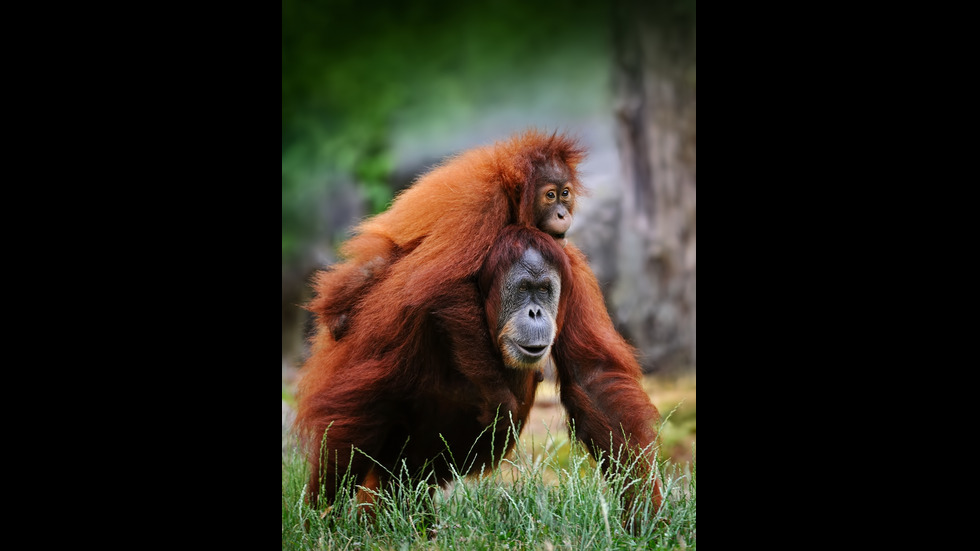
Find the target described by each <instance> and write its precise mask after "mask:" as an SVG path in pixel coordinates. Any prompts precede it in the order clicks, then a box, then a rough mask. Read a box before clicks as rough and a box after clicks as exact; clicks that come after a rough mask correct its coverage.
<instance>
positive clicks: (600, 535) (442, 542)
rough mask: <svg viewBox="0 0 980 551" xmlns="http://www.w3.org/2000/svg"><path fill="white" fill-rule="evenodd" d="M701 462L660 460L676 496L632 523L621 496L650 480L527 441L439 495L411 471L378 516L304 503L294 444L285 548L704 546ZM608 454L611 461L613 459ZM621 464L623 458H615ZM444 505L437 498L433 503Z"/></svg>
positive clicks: (287, 475)
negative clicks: (611, 472)
mask: <svg viewBox="0 0 980 551" xmlns="http://www.w3.org/2000/svg"><path fill="white" fill-rule="evenodd" d="M693 448H694V445H692V450H691V452H692V456H693V457H695V460H694V461H691V462H689V463H684V464H682V465H681V464H674V463H672V462H670V461H665V462H662V463H659V466H660V476H661V480H662V481H663V485H664V494H665V495H666V499H665V501H664V506H663V507H662V508H661V510H660V511H654V510H652V506H651V505H649V504H648V501H646V500H640V503H647V505H646V506H645V507H640V508H639V510H638V511H637V512H636V513H635V514H634V515H632V516H631V517H628V518H627V520H626V524H627V525H628V528H629V529H627V528H624V526H623V524H624V523H623V521H622V517H623V507H622V504H621V502H620V499H619V495H620V494H621V493H622V492H623V491H624V489H627V488H637V487H644V486H643V485H642V484H638V483H639V482H642V481H637V480H635V479H632V478H631V477H630V475H629V474H625V475H622V476H610V477H609V478H608V479H607V478H605V477H603V475H602V474H601V472H600V470H599V469H598V468H596V466H595V462H594V461H593V460H592V459H591V458H590V457H589V455H588V453H587V452H586V451H585V450H584V448H583V447H582V446H581V445H579V444H577V443H570V442H569V441H568V440H567V439H564V438H557V439H556V438H550V435H549V439H548V442H547V443H545V444H544V445H543V446H541V447H533V448H532V449H530V450H529V449H528V448H527V447H526V446H525V445H524V444H523V443H522V442H521V440H518V444H517V446H516V448H515V450H514V451H513V452H512V453H511V454H510V455H508V457H507V458H506V459H504V461H503V462H502V463H501V468H499V469H496V470H494V471H493V472H490V473H484V475H483V476H482V477H480V476H476V477H468V478H461V477H457V479H456V480H455V481H454V482H453V483H452V484H451V485H450V487H448V488H446V489H444V490H438V491H436V492H435V497H434V498H433V499H431V500H430V498H429V495H430V493H429V490H430V486H429V485H428V484H426V483H425V482H424V481H419V480H417V479H415V478H413V477H411V476H408V475H407V474H406V473H400V474H399V473H396V477H397V479H398V480H400V484H398V485H396V486H395V487H394V488H392V489H389V490H384V491H382V492H381V493H380V494H379V495H378V496H377V497H376V505H375V506H374V507H375V513H376V514H375V518H374V520H370V519H369V517H367V516H366V515H359V514H358V505H357V503H355V502H354V501H353V500H349V499H342V500H338V501H337V502H336V503H334V505H333V506H332V507H331V508H330V510H329V511H326V512H325V511H324V510H323V509H324V508H323V507H321V509H320V510H313V509H311V508H310V507H308V506H307V505H306V504H305V502H304V497H305V483H306V480H307V476H308V472H309V471H308V467H307V466H306V463H305V461H304V460H303V458H302V456H301V455H300V454H299V453H298V452H297V451H296V450H295V448H294V447H293V446H292V445H289V443H288V442H284V446H283V456H282V548H283V549H284V550H285V549H290V550H292V549H303V550H306V549H338V550H342V549H350V550H355V549H356V550H363V549H385V550H388V549H399V550H401V549H459V550H472V549H508V550H509V549H535V550H537V549H549V550H550V549H583V550H584V549H696V548H697V498H696V496H697V491H696V490H697V484H696V474H697V468H696V455H695V454H694V451H695V450H694V449H693ZM607 460H608V458H602V459H601V461H607ZM613 461H615V459H613ZM433 502H434V503H433Z"/></svg>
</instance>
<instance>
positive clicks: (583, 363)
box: [297, 131, 661, 505]
mask: <svg viewBox="0 0 980 551" xmlns="http://www.w3.org/2000/svg"><path fill="white" fill-rule="evenodd" d="M582 158H583V152H582V150H581V149H579V148H578V147H577V146H576V145H575V143H574V142H573V141H572V140H570V139H568V138H567V137H564V136H558V135H556V134H553V135H550V136H549V135H547V134H542V133H539V132H534V131H530V132H526V133H524V134H520V135H517V136H515V137H513V138H511V139H509V140H506V141H503V142H498V143H496V144H493V145H491V146H487V147H481V148H477V149H474V150H470V151H466V152H464V153H461V154H459V155H457V156H455V157H453V158H451V159H449V160H447V161H446V162H445V163H443V164H442V165H440V166H439V167H437V168H435V169H434V170H432V171H431V172H429V173H427V174H426V175H424V176H422V177H421V178H420V179H419V180H418V181H417V182H416V183H415V184H414V185H413V186H412V187H411V188H409V189H407V190H406V191H404V192H403V193H401V194H400V195H399V196H398V197H397V198H396V199H395V201H394V202H393V203H392V205H391V207H390V208H389V209H388V210H387V211H385V212H384V213H381V214H379V215H377V216H375V217H373V218H370V219H367V220H365V221H364V222H363V223H362V224H360V225H359V226H358V227H357V229H356V231H355V234H354V236H353V237H352V238H351V239H350V240H349V241H348V242H347V243H345V244H344V246H343V248H342V254H343V255H344V258H345V261H344V262H343V263H341V264H339V265H337V266H335V267H333V268H332V269H331V270H329V271H326V272H321V273H320V274H318V275H317V277H316V279H315V284H314V286H315V291H316V297H315V298H314V300H313V301H312V302H311V303H310V305H309V309H310V310H311V311H313V312H314V313H316V315H317V321H318V329H317V333H316V334H315V335H314V337H313V340H312V350H311V354H310V358H309V360H308V361H307V363H306V365H305V366H304V369H303V375H302V378H301V380H300V385H299V399H300V400H299V408H298V414H297V426H298V427H299V429H300V431H301V432H302V434H303V435H304V437H305V438H306V440H305V442H306V445H307V450H308V454H309V460H310V464H311V466H312V472H311V480H310V495H311V497H312V499H313V500H314V501H315V500H316V497H317V492H318V491H319V488H320V483H322V484H323V485H324V487H325V488H326V491H327V499H328V501H329V500H332V499H333V498H334V497H335V491H336V489H337V488H336V480H334V479H332V478H331V476H333V475H336V473H337V469H341V470H343V469H346V468H348V467H349V468H350V469H351V472H352V473H354V474H355V475H356V476H358V477H359V479H360V480H367V481H368V482H371V484H372V486H373V485H374V484H376V483H377V481H376V480H374V479H373V478H371V479H369V478H366V477H369V474H370V469H371V462H370V461H369V460H367V459H366V458H365V457H364V456H363V454H358V453H356V452H354V453H352V451H351V450H352V448H357V449H360V450H363V451H365V452H366V453H369V454H371V456H372V457H381V458H384V460H385V461H394V460H395V459H394V458H395V457H396V456H398V453H400V452H399V449H400V448H399V446H401V445H403V444H404V443H405V437H407V436H408V435H411V436H412V439H413V440H412V444H411V446H409V447H408V448H406V450H407V451H406V452H405V453H406V454H409V455H411V454H416V455H415V456H412V457H413V458H414V459H415V460H417V461H418V462H423V460H428V459H431V458H432V456H433V455H434V454H436V455H437V454H440V453H441V452H442V451H444V442H445V441H449V442H452V444H453V446H458V447H459V448H461V449H462V450H463V455H465V453H466V452H465V450H466V449H467V448H466V446H468V445H469V444H470V443H471V442H472V440H473V439H475V438H476V436H477V435H478V434H480V432H481V431H482V429H483V428H486V427H487V426H490V425H491V423H492V422H493V421H494V420H495V419H499V418H502V419H504V420H506V419H508V416H509V415H513V418H514V419H515V420H516V421H517V422H518V424H520V423H522V422H523V421H524V420H525V419H526V418H527V415H528V413H529V411H530V406H531V402H532V401H533V398H534V392H535V388H536V385H537V381H536V380H535V378H534V377H535V376H534V373H533V372H530V371H527V370H516V369H509V368H505V367H504V363H503V360H502V358H501V353H500V350H499V348H498V347H497V346H496V336H495V335H493V334H491V331H490V329H489V328H490V327H494V328H495V327H496V325H495V322H496V318H495V317H494V315H495V314H494V312H495V311H496V308H498V307H499V299H498V298H497V297H495V295H494V293H493V292H491V291H490V290H491V288H492V287H493V285H492V282H493V281H494V278H496V277H499V275H500V274H502V273H504V272H505V270H506V269H507V268H509V266H510V265H512V262H513V261H514V259H516V258H519V253H520V252H522V251H523V250H524V248H525V247H527V246H529V245H530V244H534V246H535V247H536V248H538V249H539V250H541V251H542V252H544V253H547V254H548V255H551V256H550V257H549V258H550V259H551V261H552V262H553V263H555V264H556V266H560V267H561V269H560V272H561V277H562V281H561V289H562V291H561V297H560V302H559V308H558V316H557V320H556V325H557V328H556V329H557V337H556V340H555V344H554V347H553V349H552V355H553V359H554V364H555V368H556V371H557V373H558V378H559V383H560V388H561V400H562V403H563V405H564V406H565V408H566V410H567V411H568V414H569V417H570V418H571V420H572V421H573V422H574V424H575V430H576V436H577V437H578V438H580V439H581V440H582V441H583V442H585V443H586V444H587V445H588V446H589V449H590V451H591V452H592V453H593V455H595V456H597V457H598V456H599V455H600V454H602V453H607V454H612V455H614V456H615V455H616V454H617V453H619V452H620V451H621V450H622V449H625V451H627V452H629V453H633V454H636V453H640V452H641V451H643V453H645V454H647V461H646V462H645V463H642V464H644V465H645V468H646V469H648V470H649V469H652V468H653V464H652V456H651V455H649V454H650V453H651V452H652V450H651V449H650V448H651V447H652V444H653V443H654V442H655V440H656V432H655V431H654V429H653V426H652V425H653V423H654V422H655V421H656V420H657V419H658V418H659V413H658V412H657V410H656V408H655V407H654V406H653V404H652V403H650V400H649V398H648V397H647V396H646V394H645V393H644V392H643V390H642V388H641V386H640V384H639V376H640V368H639V364H638V363H637V361H636V358H635V351H634V350H633V349H632V348H631V347H630V346H629V344H628V343H626V341H625V340H623V338H622V337H621V336H620V335H619V334H618V333H617V332H616V330H615V328H614V326H613V324H612V321H611V320H610V318H609V315H608V313H607V312H606V308H605V304H604V301H603V298H602V293H601V292H600V289H599V285H598V282H597V281H596V279H595V276H594V275H593V273H592V271H591V269H590V268H589V266H588V263H587V261H586V258H585V256H584V255H583V254H582V253H581V251H579V250H578V249H577V248H576V247H575V246H574V245H573V244H571V243H569V244H568V245H567V246H566V247H565V249H564V250H562V249H561V248H560V247H558V245H557V244H556V242H555V241H554V240H553V239H552V238H551V237H550V236H548V235H546V234H544V233H542V232H540V231H538V230H537V229H535V228H534V224H535V220H534V202H535V181H534V174H535V170H536V167H540V166H542V165H543V164H546V163H553V162H556V161H560V162H562V163H564V164H565V165H567V167H568V169H569V175H570V179H571V181H572V182H573V185H574V187H575V189H576V192H577V193H578V194H579V195H581V194H582V193H583V192H584V188H583V187H582V185H581V184H580V183H579V182H578V181H577V177H576V173H575V168H576V166H577V165H578V163H579V162H580V161H581V160H582ZM515 255H517V256H515ZM508 262H510V263H511V264H508ZM488 320H489V322H490V323H489V325H488ZM498 415H499V416H500V417H498ZM406 423H412V424H411V426H409V425H406ZM439 427H441V428H439ZM501 427H502V428H506V425H504V424H503V423H501ZM439 431H443V432H444V433H445V434H442V435H441V436H440V432H439ZM325 434H326V439H327V441H328V445H327V447H326V448H325V449H326V451H327V452H329V457H330V459H329V460H328V461H321V455H320V444H321V440H322V439H323V438H324V435H325ZM442 436H445V438H446V440H445V441H444V440H442V439H441V438H442ZM624 447H625V448H624ZM499 451H501V450H483V451H481V452H479V453H480V454H481V455H480V458H481V461H486V462H489V463H490V464H491V465H493V464H495V463H496V462H497V461H499V458H500V456H499V455H497V452H499ZM504 451H505V450H504ZM418 464H422V463H418ZM608 465H609V462H608V461H606V462H604V463H603V467H604V468H608ZM433 468H436V467H435V466H434V467H433ZM373 472H374V474H373V475H370V476H375V477H377V476H380V475H381V473H380V472H378V471H377V470H375V471H373ZM440 472H441V473H442V474H440V475H439V476H444V475H445V471H440ZM442 480H443V479H442V478H440V481H442ZM631 496H632V494H630V495H628V496H627V498H628V499H632V498H631ZM655 499H656V502H657V504H658V505H659V502H660V499H661V498H660V494H659V490H658V491H657V492H655Z"/></svg>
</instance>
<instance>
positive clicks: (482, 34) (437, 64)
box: [282, 0, 608, 262]
mask: <svg viewBox="0 0 980 551" xmlns="http://www.w3.org/2000/svg"><path fill="white" fill-rule="evenodd" d="M585 6H587V7H583V8H580V9H578V10H569V8H568V4H567V2H560V1H557V0H545V1H541V2H522V1H517V0H497V1H493V2H490V3H464V2H452V3H450V2H445V3H438V2H435V3H433V2H429V3H417V2H397V3H395V2H391V3H385V2H372V3H364V2H354V1H348V0H337V1H329V2H311V1H300V0H284V1H283V3H282V234H283V235H282V254H283V260H284V262H285V261H286V259H287V258H289V257H291V256H293V255H296V254H298V253H300V252H301V250H302V247H303V245H304V243H305V241H306V239H308V238H309V237H310V236H312V235H313V234H314V233H315V232H317V231H319V230H321V229H322V228H319V227H318V222H317V220H316V215H317V212H316V209H315V205H316V204H317V203H318V202H321V201H323V200H324V196H325V194H326V193H327V192H328V191H329V189H330V187H331V186H335V185H337V183H338V182H342V181H348V182H349V181H351V180H353V182H354V183H355V184H356V185H357V186H359V187H360V189H361V190H362V192H363V193H364V194H365V196H366V199H367V201H368V203H369V208H370V209H371V212H372V213H373V212H379V211H381V210H383V209H384V208H385V207H386V206H387V204H388V203H389V201H390V199H391V197H392V191H391V190H390V189H389V187H388V183H387V179H388V176H389V174H390V173H391V171H392V169H393V162H394V161H393V159H392V157H391V143H390V141H391V133H392V129H393V127H395V126H401V127H404V126H409V127H415V128H420V129H424V130H425V132H429V133H432V132H435V133H438V132H439V131H440V125H443V127H444V126H445V125H447V124H450V122H449V121H454V120H460V119H465V118H466V117H467V116H469V115H471V114H472V112H473V111H474V110H476V109H478V108H480V107H482V106H487V105H494V104H497V105H500V104H506V103H507V102H509V101H512V100H513V99H514V98H515V97H518V98H523V99H524V100H526V99H527V98H528V97H531V96H533V94H531V93H529V89H530V87H533V86H535V85H536V84H535V83H540V82H541V81H545V82H547V81H548V79H549V78H551V79H552V81H553V80H554V78H556V77H554V75H558V74H561V75H564V76H562V77H561V78H563V79H565V78H569V77H572V79H573V80H571V81H570V83H571V84H570V85H574V83H575V81H574V73H575V71H576V70H577V69H578V70H581V69H582V68H583V66H587V65H588V64H590V63H591V64H595V63H597V62H604V63H608V59H606V58H608V54H607V51H606V50H605V46H604V44H605V42H606V40H605V35H604V34H603V33H605V32H606V31H607V25H606V24H605V22H606V20H607V19H608V13H607V12H608V9H607V8H606V7H605V6H604V4H603V3H601V2H590V3H588V4H585ZM556 54H560V55H556ZM562 64H564V66H562ZM584 76H585V75H583V77H584ZM588 76H589V77H593V76H594V73H592V74H591V75H588ZM555 84H558V83H554V82H551V83H550V85H555ZM602 84H603V85H605V84H607V83H602ZM545 85H549V84H545ZM572 92H573V90H572ZM569 98H571V99H572V100H573V101H574V99H575V97H574V93H569V94H561V93H558V94H557V96H555V97H554V98H553V99H555V100H557V101H563V100H567V99H569ZM420 131H421V130H420Z"/></svg>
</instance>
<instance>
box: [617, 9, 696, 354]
mask: <svg viewBox="0 0 980 551" xmlns="http://www.w3.org/2000/svg"><path fill="white" fill-rule="evenodd" d="M690 4H691V3H688V2H687V1H686V0H675V1H672V2H646V3H645V2H642V1H632V0H623V1H621V2H619V3H618V4H617V9H616V17H615V23H614V29H615V32H614V39H615V55H616V66H615V77H614V79H615V80H614V82H615V90H616V95H617V99H618V101H617V106H616V109H617V113H616V115H617V121H616V125H617V130H616V132H617V145H618V147H619V150H620V156H621V159H622V163H623V176H624V179H625V182H624V184H625V185H624V186H623V188H624V193H623V196H622V216H621V218H620V232H619V234H620V241H619V246H620V251H619V255H618V256H619V266H618V269H617V272H618V278H617V282H616V284H615V285H614V286H613V288H612V289H611V292H610V299H611V306H612V307H613V309H615V316H614V318H615V319H617V320H618V322H619V323H620V324H621V327H619V329H620V330H621V331H622V333H623V334H624V336H626V337H627V338H628V339H629V340H630V341H631V342H633V344H634V345H635V346H637V348H639V349H640V351H641V353H642V356H641V361H642V364H643V367H644V369H645V370H647V371H674V370H677V369H687V368H689V369H691V370H693V369H695V367H694V366H695V363H696V350H697V346H696V327H697V318H696V305H695V299H696V282H697V270H696V267H697V263H696V258H697V255H696V252H697V247H696V217H695V213H696V208H695V206H696V192H697V186H696V182H697V178H696V177H697V156H696V153H697V136H696V126H697V95H696V91H697V82H696V74H697V73H696V67H697V54H696V44H697V37H696V20H695V18H694V13H693V9H694V8H690V11H687V8H689V7H690Z"/></svg>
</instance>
